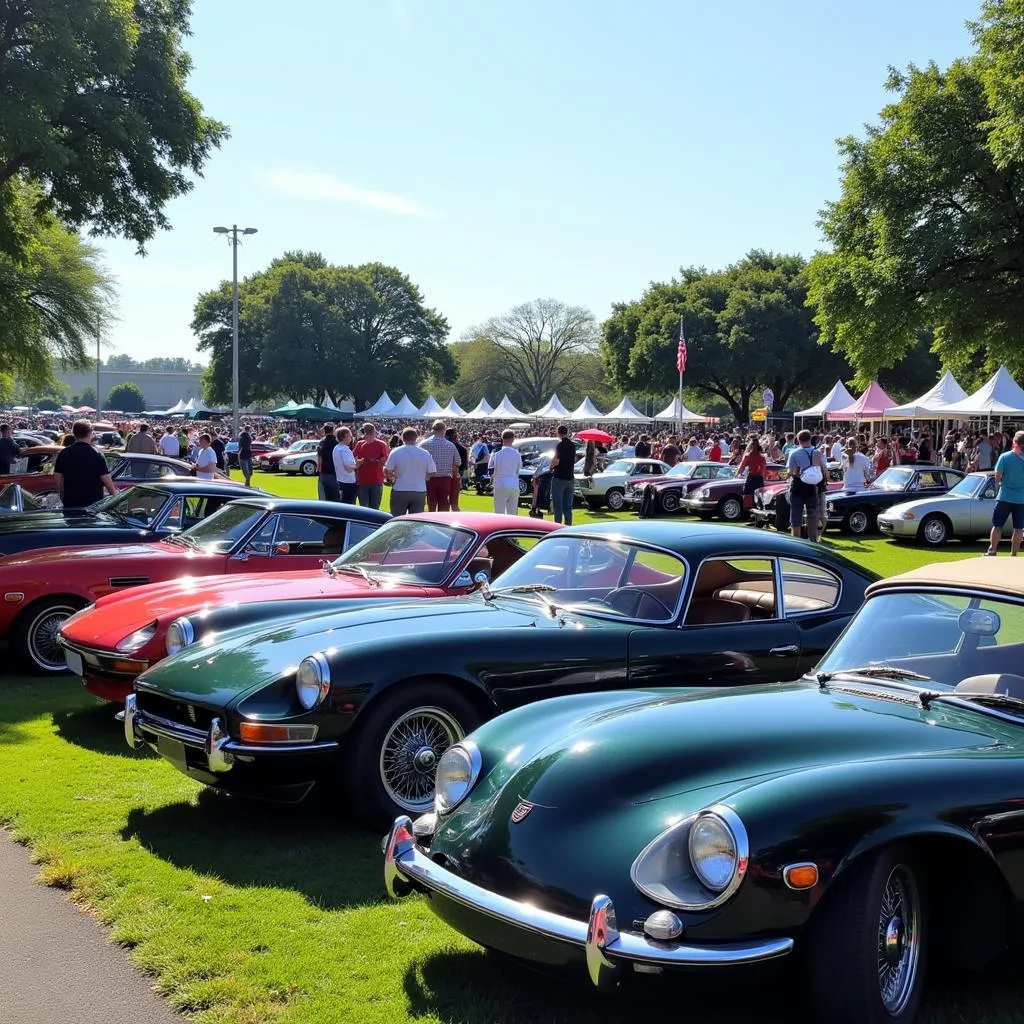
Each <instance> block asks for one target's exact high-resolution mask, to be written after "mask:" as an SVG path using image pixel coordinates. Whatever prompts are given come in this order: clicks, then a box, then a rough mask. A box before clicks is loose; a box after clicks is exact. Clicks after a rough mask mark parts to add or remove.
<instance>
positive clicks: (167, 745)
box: [156, 736, 185, 765]
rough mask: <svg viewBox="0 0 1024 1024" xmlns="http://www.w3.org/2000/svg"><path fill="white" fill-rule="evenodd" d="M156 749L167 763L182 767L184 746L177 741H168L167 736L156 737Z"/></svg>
mask: <svg viewBox="0 0 1024 1024" xmlns="http://www.w3.org/2000/svg"><path fill="white" fill-rule="evenodd" d="M156 749H157V752H158V753H159V754H160V756H161V757H166V758H167V760H168V761H173V762H174V763H175V764H182V765H183V764H184V763H185V744H184V743H180V742H179V741H178V740H172V739H169V738H168V737H167V736H157V738H156Z"/></svg>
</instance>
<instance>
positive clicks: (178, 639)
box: [164, 615, 196, 654]
mask: <svg viewBox="0 0 1024 1024" xmlns="http://www.w3.org/2000/svg"><path fill="white" fill-rule="evenodd" d="M195 642H196V631H195V627H194V626H193V625H192V620H191V619H190V618H189V617H188V616H187V615H182V616H181V617H180V618H178V619H175V620H174V621H173V622H172V623H171V624H170V625H169V626H168V627H167V637H166V639H165V640H164V647H165V648H166V650H167V653H168V654H177V653H178V652H179V651H182V650H184V649H185V648H186V647H188V646H189V644H194V643H195Z"/></svg>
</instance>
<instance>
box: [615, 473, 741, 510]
mask: <svg viewBox="0 0 1024 1024" xmlns="http://www.w3.org/2000/svg"><path fill="white" fill-rule="evenodd" d="M735 475H736V468H735V467H734V466H730V465H728V463H724V462H677V463H676V464H675V465H674V466H673V467H672V468H671V469H669V470H668V471H667V472H666V473H664V474H660V475H656V476H641V477H635V478H634V479H632V480H630V481H629V483H628V484H627V485H626V496H625V502H626V504H627V505H633V506H634V507H637V508H639V507H640V505H641V504H642V503H643V500H644V492H645V491H646V490H647V488H648V487H650V489H651V501H650V503H649V505H648V506H647V507H648V508H649V509H650V511H649V512H648V515H651V516H656V515H660V514H661V513H666V514H668V515H672V514H673V513H675V512H678V511H679V507H680V505H682V503H683V499H684V498H685V497H686V496H687V495H688V494H690V493H691V491H695V490H696V489H697V488H698V487H702V486H703V485H704V484H706V483H707V482H708V481H709V480H720V479H727V478H729V477H734V476H735Z"/></svg>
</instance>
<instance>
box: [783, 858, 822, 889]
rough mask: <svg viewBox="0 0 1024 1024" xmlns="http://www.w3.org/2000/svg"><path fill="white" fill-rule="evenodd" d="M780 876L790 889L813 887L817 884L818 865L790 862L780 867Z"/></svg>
mask: <svg viewBox="0 0 1024 1024" xmlns="http://www.w3.org/2000/svg"><path fill="white" fill-rule="evenodd" d="M782 877H783V880H784V881H785V883H786V885H788V886H789V888H790V889H813V888H814V886H816V885H817V884H818V865H817V864H790V865H789V867H786V868H783V869H782Z"/></svg>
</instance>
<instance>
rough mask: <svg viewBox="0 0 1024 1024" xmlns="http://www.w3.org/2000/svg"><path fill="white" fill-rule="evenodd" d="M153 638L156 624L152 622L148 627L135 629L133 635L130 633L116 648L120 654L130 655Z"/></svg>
mask: <svg viewBox="0 0 1024 1024" xmlns="http://www.w3.org/2000/svg"><path fill="white" fill-rule="evenodd" d="M155 636H156V622H155V621H154V622H151V623H150V624H149V625H148V626H143V627H142V629H137V630H135V632H134V633H130V634H129V635H128V636H126V637H125V638H124V639H123V640H121V641H119V642H118V643H117V645H116V646H117V649H118V650H119V651H120V652H121V653H122V654H132V653H133V652H135V651H137V650H138V649H139V648H140V647H145V646H146V644H148V643H149V641H150V640H152V639H153V637H155Z"/></svg>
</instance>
